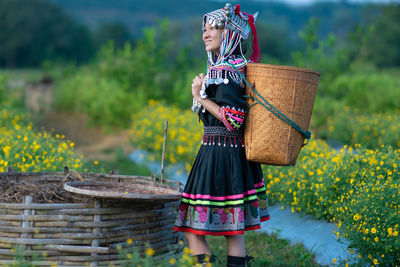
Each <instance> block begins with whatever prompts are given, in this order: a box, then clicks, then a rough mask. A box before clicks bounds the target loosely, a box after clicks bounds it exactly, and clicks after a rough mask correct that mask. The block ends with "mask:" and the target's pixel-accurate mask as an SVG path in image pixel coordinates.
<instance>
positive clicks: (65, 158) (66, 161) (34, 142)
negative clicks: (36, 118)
mask: <svg viewBox="0 0 400 267" xmlns="http://www.w3.org/2000/svg"><path fill="white" fill-rule="evenodd" d="M0 144H1V149H0V172H4V171H6V170H7V167H11V168H12V169H13V170H14V171H19V172H37V171H62V170H63V168H64V166H71V167H73V168H74V169H79V168H80V167H81V166H82V162H81V159H80V158H78V157H76V156H75V155H74V151H73V148H74V143H72V142H70V141H69V140H65V137H64V136H62V135H61V136H60V135H56V136H55V137H54V136H52V135H51V134H50V133H48V132H45V131H42V132H39V133H36V132H35V131H34V130H33V125H32V123H30V122H27V121H26V120H25V118H24V116H23V115H18V114H13V113H12V112H9V111H8V110H7V109H3V110H1V111H0Z"/></svg>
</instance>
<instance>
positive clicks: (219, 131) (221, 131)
mask: <svg viewBox="0 0 400 267" xmlns="http://www.w3.org/2000/svg"><path fill="white" fill-rule="evenodd" d="M204 135H222V136H231V137H234V136H243V131H242V130H241V129H239V130H235V131H229V130H228V129H226V127H219V126H209V127H204Z"/></svg>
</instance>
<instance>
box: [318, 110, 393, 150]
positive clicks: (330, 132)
mask: <svg viewBox="0 0 400 267" xmlns="http://www.w3.org/2000/svg"><path fill="white" fill-rule="evenodd" d="M327 124H328V125H329V126H328V127H327V128H324V129H323V130H321V131H319V136H320V137H324V138H326V139H328V140H335V141H338V142H340V143H343V144H348V145H352V146H354V145H355V144H362V145H363V146H364V147H368V148H379V147H381V146H382V145H391V146H393V147H400V141H399V140H400V115H399V114H398V113H392V114H370V115H365V114H360V113H359V112H355V111H351V110H350V109H349V108H344V109H343V110H341V111H338V112H336V113H335V114H334V115H333V116H332V115H331V116H330V117H329V118H328V121H327Z"/></svg>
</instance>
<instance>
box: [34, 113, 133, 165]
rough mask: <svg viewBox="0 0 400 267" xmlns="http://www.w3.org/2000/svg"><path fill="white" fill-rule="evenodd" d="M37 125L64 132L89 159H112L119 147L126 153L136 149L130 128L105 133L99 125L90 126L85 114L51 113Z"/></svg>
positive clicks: (77, 149)
mask: <svg viewBox="0 0 400 267" xmlns="http://www.w3.org/2000/svg"><path fill="white" fill-rule="evenodd" d="M37 125H38V127H39V128H41V127H44V129H46V130H48V131H53V132H54V133H55V134H56V133H58V134H64V135H65V137H66V138H67V139H69V140H71V141H72V142H74V143H75V147H76V152H77V153H78V154H81V155H83V156H84V158H86V159H88V160H112V159H113V158H114V157H115V153H113V152H114V151H115V150H116V149H117V148H118V147H121V148H122V150H123V151H124V153H125V154H129V153H131V152H132V151H133V150H134V149H133V147H132V145H131V143H130V141H129V134H128V130H118V131H114V132H113V133H111V134H105V133H104V132H103V131H102V130H101V129H100V128H99V127H89V126H88V118H87V116H85V115H83V114H70V113H51V114H48V115H45V116H43V117H42V118H40V119H39V121H38V122H37Z"/></svg>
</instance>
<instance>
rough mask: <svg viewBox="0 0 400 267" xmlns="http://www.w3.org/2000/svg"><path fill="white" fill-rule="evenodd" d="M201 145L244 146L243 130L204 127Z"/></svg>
mask: <svg viewBox="0 0 400 267" xmlns="http://www.w3.org/2000/svg"><path fill="white" fill-rule="evenodd" d="M201 144H203V145H219V146H224V147H226V146H227V145H228V146H230V147H238V146H241V147H244V140H243V130H242V129H239V130H235V131H229V130H228V129H226V128H225V127H219V126H211V127H204V135H203V140H202V141H201Z"/></svg>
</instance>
